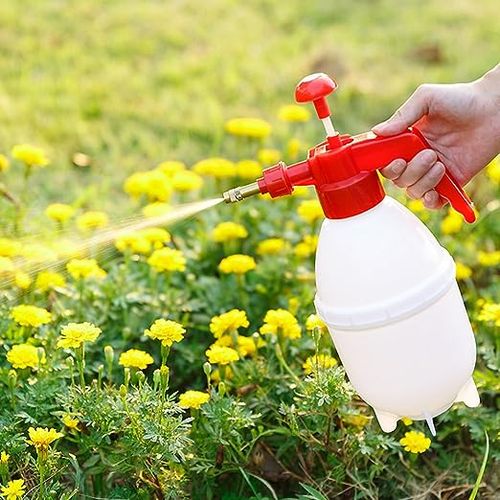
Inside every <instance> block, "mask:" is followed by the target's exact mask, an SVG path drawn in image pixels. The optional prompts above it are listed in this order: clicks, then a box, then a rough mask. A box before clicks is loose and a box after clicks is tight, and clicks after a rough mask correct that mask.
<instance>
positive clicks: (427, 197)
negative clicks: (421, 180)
mask: <svg viewBox="0 0 500 500" xmlns="http://www.w3.org/2000/svg"><path fill="white" fill-rule="evenodd" d="M435 193H436V192H435V191H434V190H433V191H427V193H425V194H424V200H425V201H426V202H428V203H432V202H433V201H434V199H435V196H436V195H435Z"/></svg>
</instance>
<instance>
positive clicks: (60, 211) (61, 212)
mask: <svg viewBox="0 0 500 500" xmlns="http://www.w3.org/2000/svg"><path fill="white" fill-rule="evenodd" d="M74 213H75V209H74V208H73V207H72V206H71V205H66V204H65V203H52V204H51V205H49V206H48V207H47V208H46V209H45V215H46V216H47V217H48V218H49V219H52V220H54V221H56V222H66V221H67V220H69V219H71V217H73V214H74Z"/></svg>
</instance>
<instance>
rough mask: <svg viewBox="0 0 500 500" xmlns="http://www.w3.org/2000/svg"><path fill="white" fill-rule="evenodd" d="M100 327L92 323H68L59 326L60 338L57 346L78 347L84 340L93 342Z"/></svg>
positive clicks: (99, 332)
mask: <svg viewBox="0 0 500 500" xmlns="http://www.w3.org/2000/svg"><path fill="white" fill-rule="evenodd" d="M101 331H102V330H101V329H100V328H99V327H97V326H95V325H93V324H92V323H89V322H87V321H85V322H84V323H68V324H67V325H65V326H63V327H62V328H61V338H60V339H59V340H58V342H57V347H58V348H62V349H69V348H78V347H80V346H81V345H82V344H83V343H84V342H95V340H96V339H97V337H99V335H100V334H101Z"/></svg>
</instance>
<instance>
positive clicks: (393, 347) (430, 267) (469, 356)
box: [223, 73, 479, 435]
mask: <svg viewBox="0 0 500 500" xmlns="http://www.w3.org/2000/svg"><path fill="white" fill-rule="evenodd" d="M336 89H337V84H336V83H335V82H334V81H333V80H332V79H331V78H329V77H328V76H327V75H325V74H323V73H315V74H313V75H310V76H307V77H305V78H304V79H303V80H302V81H301V82H300V83H299V84H298V85H297V87H296V91H295V99H296V101H297V102H298V103H304V102H312V103H313V105H314V107H315V109H316V113H317V116H318V118H319V119H320V120H321V121H322V123H323V125H324V128H325V131H326V140H325V141H324V142H322V143H320V144H318V145H317V146H315V147H314V148H312V149H310V150H309V153H308V157H307V158H306V159H305V160H303V161H300V162H298V163H295V164H293V165H290V166H286V165H285V164H284V163H283V162H279V163H277V164H276V165H274V166H272V167H270V168H268V169H266V170H265V171H264V172H263V176H262V177H261V178H260V179H258V180H257V181H256V182H254V183H252V184H249V185H246V186H242V187H237V188H234V189H231V190H229V191H227V192H225V193H224V195H223V196H224V201H225V202H226V203H234V202H237V201H241V200H243V199H245V198H247V197H249V196H252V195H255V194H258V193H263V194H264V193H268V194H270V195H271V197H273V198H276V197H279V196H285V195H289V194H291V193H292V191H293V188H294V186H314V187H315V188H316V193H317V195H318V198H319V201H320V203H321V206H322V208H323V211H324V213H325V216H326V218H325V220H324V222H323V224H322V227H321V231H320V236H319V242H318V249H317V254H316V297H315V306H316V310H317V313H318V315H319V316H320V317H321V318H322V319H323V321H324V322H325V323H326V324H327V326H328V329H329V332H330V334H331V337H332V339H333V342H334V344H335V347H336V350H337V352H338V354H339V356H340V358H341V360H342V363H343V365H344V368H345V370H346V373H347V375H348V377H349V379H350V381H351V383H352V385H353V386H354V388H355V389H356V390H357V392H358V393H359V395H360V396H361V397H362V398H363V399H364V400H365V401H366V402H367V403H368V404H369V405H370V406H372V407H373V409H374V411H375V414H376V416H377V419H378V422H379V424H380V426H381V428H382V429H383V430H384V431H385V432H391V431H393V430H394V429H395V428H396V425H397V421H398V420H399V419H401V418H402V417H408V418H411V419H413V420H425V421H426V422H427V424H428V426H429V428H430V431H431V433H432V434H433V435H434V434H435V428H434V423H433V418H434V417H436V416H437V415H440V414H441V413H443V412H445V411H446V410H447V409H448V408H450V407H451V405H452V404H453V403H455V402H459V401H461V402H464V403H465V404H466V405H467V406H469V407H475V406H478V405H479V395H478V392H477V389H476V386H475V384H474V381H473V379H472V372H473V370H474V365H475V359H476V346H475V340H474V335H473V332H472V329H471V326H470V322H469V319H468V317H467V312H466V310H465V306H464V303H463V300H462V296H461V294H460V290H459V288H458V285H457V283H456V280H455V264H454V261H453V259H452V257H451V256H450V254H449V253H448V252H447V251H446V250H445V249H444V248H443V247H442V246H441V245H440V244H439V243H438V241H437V240H436V238H435V237H434V236H433V234H432V233H431V232H430V231H429V230H428V229H427V227H426V226H425V225H424V224H423V223H422V222H421V221H420V220H419V219H418V218H417V217H416V216H415V215H414V214H412V213H411V212H410V211H409V210H408V209H406V208H405V207H404V206H403V205H401V204H400V203H398V202H397V201H396V200H394V199H392V198H390V197H389V196H386V194H385V193H384V190H383V187H382V184H381V182H380V178H379V176H378V173H377V169H379V168H382V167H384V166H386V165H387V164H388V163H390V162H391V161H392V160H394V159H397V158H403V159H404V160H406V161H409V160H411V159H412V158H413V156H415V154H416V153H418V152H419V151H421V150H423V149H428V148H430V146H429V144H428V143H427V142H426V140H425V138H424V136H423V135H422V134H421V133H420V131H419V130H418V129H417V128H415V127H413V128H409V129H408V130H406V131H404V132H402V133H401V134H398V135H395V136H392V137H377V136H376V135H374V134H373V133H371V132H368V133H364V134H360V135H356V136H350V135H348V134H342V135H341V134H339V133H338V132H337V131H336V130H335V128H334V126H333V124H332V121H331V116H330V115H331V113H330V109H329V106H328V103H327V101H326V96H327V95H329V94H330V93H332V92H334V91H335V90H336ZM436 191H437V192H438V193H439V194H440V195H441V196H442V197H443V198H446V199H447V200H448V202H449V203H450V205H451V206H452V207H453V208H454V209H455V210H456V211H457V212H459V213H461V214H462V215H463V217H464V219H465V220H466V221H467V222H469V223H471V222H474V220H475V213H474V210H473V204H472V202H471V200H470V199H469V197H468V196H467V194H466V193H465V192H464V191H463V189H462V188H461V187H460V186H459V184H458V183H457V182H456V181H455V180H454V179H453V177H452V175H451V174H450V172H449V171H448V170H446V172H445V175H444V177H443V179H442V180H441V181H440V183H439V184H438V185H437V187H436Z"/></svg>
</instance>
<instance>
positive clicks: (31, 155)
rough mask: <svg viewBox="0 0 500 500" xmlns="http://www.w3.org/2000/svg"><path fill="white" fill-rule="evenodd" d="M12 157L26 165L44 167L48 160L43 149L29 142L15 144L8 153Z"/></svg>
mask: <svg viewBox="0 0 500 500" xmlns="http://www.w3.org/2000/svg"><path fill="white" fill-rule="evenodd" d="M10 154H11V155H12V157H13V158H15V159H16V160H19V161H21V162H23V163H24V164H25V165H26V166H27V167H30V168H31V167H45V166H47V165H48V164H49V160H48V159H47V157H46V156H45V152H44V151H43V149H40V148H37V147H35V146H30V145H29V144H17V145H16V146H14V147H13V148H12V151H11V153H10Z"/></svg>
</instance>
